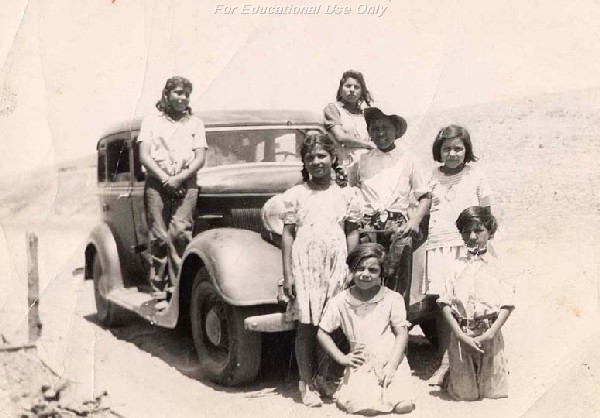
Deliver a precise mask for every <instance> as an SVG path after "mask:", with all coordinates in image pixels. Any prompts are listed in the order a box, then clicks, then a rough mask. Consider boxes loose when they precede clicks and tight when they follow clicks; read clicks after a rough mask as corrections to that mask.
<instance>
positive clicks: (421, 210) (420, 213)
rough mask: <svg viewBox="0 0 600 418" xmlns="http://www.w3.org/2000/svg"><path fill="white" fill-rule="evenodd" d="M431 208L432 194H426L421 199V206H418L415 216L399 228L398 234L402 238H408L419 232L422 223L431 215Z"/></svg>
mask: <svg viewBox="0 0 600 418" xmlns="http://www.w3.org/2000/svg"><path fill="white" fill-rule="evenodd" d="M430 208H431V193H425V194H424V195H423V196H421V197H420V198H419V204H418V205H417V210H416V211H415V213H414V215H413V216H412V217H411V218H410V219H409V220H408V221H407V222H406V223H405V224H404V225H402V226H401V227H400V228H398V233H399V234H400V235H401V236H402V237H406V236H408V235H413V234H416V233H418V232H419V225H420V224H421V221H422V220H423V218H424V217H425V215H427V214H428V213H429V209H430Z"/></svg>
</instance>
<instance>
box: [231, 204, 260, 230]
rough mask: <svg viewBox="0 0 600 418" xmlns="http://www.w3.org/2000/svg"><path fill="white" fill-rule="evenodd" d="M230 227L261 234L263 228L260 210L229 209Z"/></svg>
mask: <svg viewBox="0 0 600 418" xmlns="http://www.w3.org/2000/svg"><path fill="white" fill-rule="evenodd" d="M231 226H232V227H233V228H240V229H249V230H251V231H255V232H258V233H262V232H263V230H264V227H263V222H262V218H261V208H249V209H245V208H243V209H231Z"/></svg>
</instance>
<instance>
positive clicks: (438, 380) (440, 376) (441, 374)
mask: <svg viewBox="0 0 600 418" xmlns="http://www.w3.org/2000/svg"><path fill="white" fill-rule="evenodd" d="M449 371H450V365H449V364H445V363H442V364H441V365H440V367H439V368H438V369H437V370H436V371H435V373H433V375H432V376H431V377H430V378H429V380H427V384H428V385H429V386H439V387H443V386H444V381H445V380H446V376H447V375H448V372H449Z"/></svg>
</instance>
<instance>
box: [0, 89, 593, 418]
mask: <svg viewBox="0 0 600 418" xmlns="http://www.w3.org/2000/svg"><path fill="white" fill-rule="evenodd" d="M599 99H600V91H597V90H592V91H584V92H572V93H565V94H557V95H548V96H542V97H535V98H527V99H521V100H514V101H508V102H502V103H492V104H486V105H481V106H475V107H470V108H464V109H455V110H452V111H447V112H444V113H437V114H434V115H429V116H426V117H419V118H417V117H415V118H409V126H410V128H409V133H408V134H407V137H406V138H405V139H404V140H405V141H406V142H407V143H408V144H409V145H410V146H411V147H412V148H413V149H414V150H415V153H416V154H417V155H418V156H419V157H420V158H422V159H423V161H424V163H425V164H428V165H433V162H432V161H430V156H429V153H430V145H431V142H432V141H433V138H434V137H435V134H436V132H437V130H439V128H441V127H442V126H444V125H446V124H449V123H459V124H464V125H465V126H467V127H468V128H469V130H470V131H471V134H472V139H473V143H474V146H475V152H476V154H477V155H478V156H480V157H481V163H480V164H483V165H485V168H486V170H487V172H488V175H489V177H490V182H491V184H492V186H493V187H494V189H495V191H496V196H497V199H496V200H497V202H496V205H495V206H494V211H495V212H496V213H498V217H499V220H500V224H501V231H500V233H499V234H498V236H497V237H496V242H495V245H496V248H497V250H498V252H499V253H500V254H501V256H502V258H503V260H504V262H505V263H506V265H507V266H508V267H509V268H510V269H511V270H512V271H513V272H514V275H513V277H512V279H511V282H512V284H513V285H514V286H515V288H516V298H517V309H516V310H515V312H514V314H513V315H512V316H511V318H510V319H509V322H508V323H507V325H506V326H505V332H504V334H505V340H506V345H507V354H508V357H509V361H510V363H509V364H510V370H511V376H510V384H511V392H510V397H509V398H508V399H503V400H495V401H489V400H486V401H481V402H473V403H462V402H453V401H450V400H448V399H447V398H446V397H445V396H444V395H443V394H442V393H440V392H439V391H437V390H435V389H432V388H430V387H429V386H427V384H426V379H427V378H428V377H429V376H430V375H431V373H432V372H433V371H434V370H435V368H436V366H437V363H438V362H439V359H438V357H437V354H436V352H435V350H434V349H433V348H432V347H431V346H430V345H429V344H428V343H427V341H426V340H425V339H424V338H423V337H422V336H421V334H420V332H419V330H418V328H415V329H414V330H413V331H411V338H410V343H409V352H408V361H409V364H410V366H411V369H412V370H413V374H414V377H415V379H414V381H415V385H416V389H417V399H416V401H417V409H416V411H415V412H414V413H413V414H411V416H415V417H430V416H467V415H472V416H491V417H495V416H497V417H518V416H534V417H537V416H564V417H576V416H590V415H593V411H597V410H600V377H599V376H600V359H599V357H598V354H597V353H598V348H599V346H600V337H599V336H598V335H599V334H598V331H599V325H600V322H599V321H598V294H599V293H598V283H597V282H598V262H597V254H598V250H599V248H598V247H599V245H598V240H597V238H596V236H597V234H598V232H599V224H598V214H599V211H600V202H599V200H598V194H597V191H596V185H597V184H600V182H599V181H598V180H599V178H598V177H599V174H600V172H599V170H598V169H597V167H596V162H597V160H598V158H599V157H600V148H599V147H598V145H597V143H598V140H599V139H600V100H599ZM38 178H39V177H38ZM21 181H22V182H23V183H22V184H24V185H25V186H22V187H14V184H6V183H2V184H0V195H2V196H8V197H9V199H8V200H7V202H8V203H7V204H6V205H3V208H2V209H1V211H0V217H1V218H2V219H4V221H2V222H3V223H2V226H3V229H2V230H1V232H2V234H0V248H1V250H0V266H1V267H2V269H3V271H5V272H6V274H5V275H3V278H2V280H0V312H1V315H0V330H1V331H0V333H1V334H3V335H4V336H5V337H6V338H7V339H8V342H9V343H10V344H19V343H22V342H24V340H25V338H24V330H25V329H26V320H25V319H24V316H23V315H24V312H25V311H26V306H25V305H24V304H25V302H23V300H26V288H24V285H23V283H26V279H25V278H26V272H25V267H24V266H25V265H26V258H25V251H24V234H25V231H27V230H34V231H36V233H37V234H38V236H39V242H40V279H41V295H42V296H41V302H40V315H41V320H42V323H43V330H42V337H41V338H40V340H39V341H38V343H37V349H36V350H35V351H34V350H23V351H20V352H4V351H0V405H8V404H7V402H9V401H10V408H12V409H9V408H7V407H4V408H0V410H2V411H10V412H7V416H13V415H14V414H17V413H21V412H22V409H23V405H24V404H25V405H31V403H35V402H37V400H38V399H40V396H42V397H43V394H42V393H41V392H42V386H45V385H46V386H49V387H50V389H57V388H60V385H62V384H64V383H65V382H67V387H66V388H65V389H64V392H65V399H67V398H68V399H69V401H70V403H71V404H72V405H78V406H81V407H82V406H83V405H92V404H91V403H89V402H97V400H96V397H98V396H101V395H103V394H104V392H105V391H106V392H107V395H106V396H101V398H100V402H99V403H98V405H102V407H103V408H104V407H105V408H110V409H105V410H103V411H99V412H98V413H104V414H112V415H115V414H117V415H121V416H126V417H163V416H177V417H187V416H190V417H191V416H207V417H212V416H232V415H235V416H240V417H246V416H267V417H269V416H273V417H278V418H279V417H282V416H285V417H311V416H315V417H316V416H319V417H321V416H332V417H334V416H342V415H343V414H341V413H340V412H339V411H338V410H337V409H336V407H335V405H332V404H326V405H325V406H324V407H323V408H320V409H319V410H309V409H306V408H305V407H303V406H302V405H301V404H300V403H299V398H298V395H297V391H296V382H297V376H296V372H295V370H294V367H293V365H291V363H290V356H289V351H290V350H289V348H290V346H289V344H290V338H289V335H288V336H283V337H282V338H279V339H272V338H271V339H268V340H267V341H265V346H267V347H268V351H267V352H266V353H265V354H266V355H265V358H266V360H265V361H264V364H263V371H262V373H261V376H260V378H259V379H258V381H257V382H256V383H254V384H253V385H250V386H248V387H244V388H235V389H225V388H221V387H218V386H215V385H213V384H211V383H210V382H208V381H206V379H204V378H203V377H202V376H201V375H200V374H199V372H198V367H197V361H196V358H195V352H194V350H193V348H192V344H191V341H190V338H189V336H187V335H186V334H185V333H183V332H180V331H178V330H164V329H159V328H156V327H154V326H153V325H151V324H149V323H146V322H144V321H142V320H140V319H138V318H135V317H131V318H130V319H131V320H130V321H128V323H127V324H126V325H125V326H124V327H121V328H118V329H114V330H108V329H104V328H102V327H100V326H99V325H98V324H97V322H96V320H95V316H94V312H95V307H94V301H93V291H92V286H91V283H89V282H84V281H83V278H82V275H81V271H80V270H79V268H80V267H82V265H83V252H82V244H83V240H84V238H85V235H86V233H87V231H88V230H89V228H90V225H91V223H92V222H93V218H94V216H95V213H96V211H95V210H96V207H95V203H94V200H93V197H91V193H93V172H89V170H88V171H85V170H83V171H81V172H80V173H79V174H74V173H70V174H69V173H62V176H59V177H58V178H56V179H54V180H53V179H52V178H48V179H45V180H44V181H45V182H46V183H47V184H46V183H45V186H44V187H38V188H37V189H35V190H36V193H35V194H33V195H32V194H26V193H24V192H23V191H22V190H23V189H24V188H25V189H27V187H28V184H29V185H30V186H31V187H34V186H33V184H34V182H33V180H31V179H22V180H21ZM28 181H29V182H30V183H27V182H28ZM35 184H37V183H35ZM74 190H77V191H79V192H80V193H79V198H73V196H74V194H73V193H69V191H71V192H72V191H74ZM28 196H29V197H28ZM40 214H41V215H40ZM9 219H10V221H9ZM25 221H27V222H25ZM34 221H35V222H34ZM23 298H24V299H23ZM42 361H43V363H44V364H46V365H47V366H46V365H44V364H43V363H42ZM67 389H68V392H67ZM67 393H68V395H67ZM85 402H88V403H85ZM11 413H12V414H13V415H10V414H11ZM66 413H67V412H65V414H66ZM69 413H70V412H69Z"/></svg>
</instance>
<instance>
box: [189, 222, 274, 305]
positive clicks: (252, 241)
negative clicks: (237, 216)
mask: <svg viewBox="0 0 600 418" xmlns="http://www.w3.org/2000/svg"><path fill="white" fill-rule="evenodd" d="M187 257H199V258H200V259H201V260H202V263H203V264H204V266H205V267H206V269H207V270H208V273H209V275H210V277H211V280H212V281H213V284H214V285H215V287H216V289H218V290H219V292H220V293H221V295H222V297H223V299H224V300H225V301H226V302H227V303H229V304H231V305H237V306H252V305H267V304H276V303H277V283H278V282H279V280H281V279H282V278H283V267H282V260H281V250H279V248H277V247H275V246H274V245H271V244H269V243H268V242H266V241H264V240H263V239H262V238H261V236H260V234H258V233H256V232H253V231H248V230H244V229H235V228H215V229H211V230H208V231H205V232H202V233H200V234H198V235H196V237H195V238H194V239H193V241H192V242H191V243H190V244H189V245H188V248H187V250H186V252H185V254H184V264H185V259H186V258H187Z"/></svg>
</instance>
